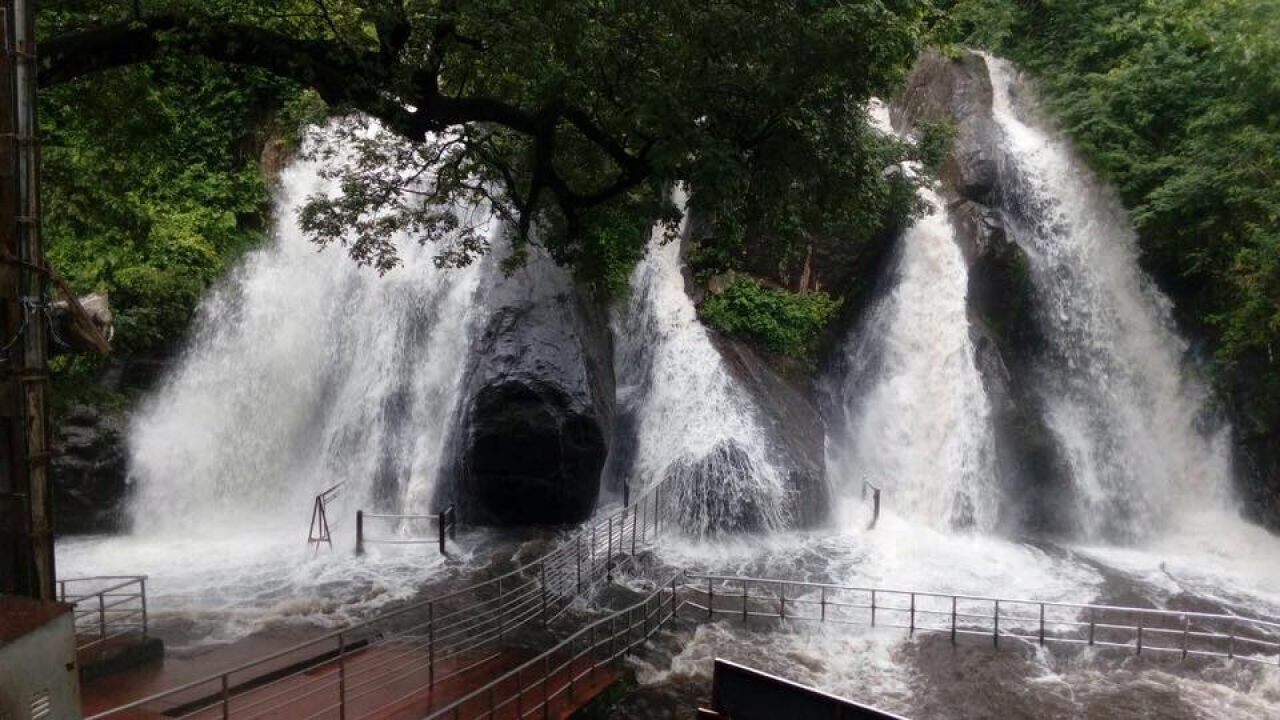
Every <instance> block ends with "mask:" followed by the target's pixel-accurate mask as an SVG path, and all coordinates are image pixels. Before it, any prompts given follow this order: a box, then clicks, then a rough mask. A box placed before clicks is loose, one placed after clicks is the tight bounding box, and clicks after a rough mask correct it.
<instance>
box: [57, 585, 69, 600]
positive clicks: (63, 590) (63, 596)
mask: <svg viewBox="0 0 1280 720" xmlns="http://www.w3.org/2000/svg"><path fill="white" fill-rule="evenodd" d="M66 601H67V581H66V580H59V581H58V602H66Z"/></svg>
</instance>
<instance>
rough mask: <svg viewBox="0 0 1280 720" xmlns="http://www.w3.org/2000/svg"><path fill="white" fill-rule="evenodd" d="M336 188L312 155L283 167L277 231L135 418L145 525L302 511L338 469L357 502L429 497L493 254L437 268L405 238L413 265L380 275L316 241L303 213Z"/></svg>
mask: <svg viewBox="0 0 1280 720" xmlns="http://www.w3.org/2000/svg"><path fill="white" fill-rule="evenodd" d="M310 142H313V143H324V142H327V140H326V133H323V132H319V133H316V134H315V136H314V137H312V138H311V139H310ZM333 192H335V184H334V183H332V182H330V181H328V180H326V179H324V178H322V176H321V175H320V167H319V165H318V164H317V163H316V162H312V161H305V160H300V161H297V162H294V163H293V164H292V165H291V166H289V167H288V168H287V169H286V170H285V171H284V173H283V174H282V176H281V178H280V190H279V198H278V201H277V205H276V207H277V218H276V223H277V229H276V233H275V240H274V242H273V243H272V244H271V245H270V246H269V247H266V248H263V249H261V250H258V251H256V252H254V253H251V254H250V255H249V256H248V257H247V258H245V260H244V261H243V262H242V264H241V266H240V267H239V268H238V269H237V270H236V271H235V272H234V273H233V274H232V275H231V277H230V278H229V279H228V280H227V281H226V282H225V283H223V285H222V286H221V287H219V288H218V289H216V290H215V291H214V292H213V293H211V294H210V296H209V297H208V299H207V300H206V301H205V302H204V304H203V305H202V308H201V311H200V316H199V318H198V322H197V329H196V333H195V337H194V341H193V342H192V343H191V344H190V347H189V348H188V350H187V352H186V354H185V355H184V357H183V358H182V360H181V362H180V363H179V364H178V365H177V368H176V370H175V371H174V372H172V374H171V375H170V377H169V378H168V379H167V381H166V382H165V384H164V385H163V387H162V388H161V389H160V391H159V392H158V393H157V394H156V395H155V396H154V397H153V398H152V399H151V400H150V401H149V403H148V404H147V405H146V407H145V408H144V409H143V411H142V412H141V413H140V414H139V415H138V417H137V418H136V420H135V422H134V423H133V428H132V432H131V436H130V437H131V443H130V455H131V457H130V460H131V474H132V478H133V482H134V483H135V485H136V490H135V497H134V517H135V525H136V529H137V530H139V531H142V532H146V531H154V530H159V531H163V530H175V531H180V532H182V533H193V532H199V531H200V529H202V528H207V529H209V530H210V531H213V532H219V533H225V532H229V531H230V528H233V527H247V526H255V525H259V526H260V525H262V524H263V523H266V524H267V525H268V526H278V525H279V524H280V522H281V518H282V517H288V518H291V519H292V518H296V519H297V521H298V522H300V523H305V522H306V518H307V514H306V513H307V508H308V506H309V499H310V497H311V496H313V495H314V494H315V493H317V492H319V491H320V490H321V489H323V488H325V487H328V486H329V485H333V484H335V483H337V482H339V481H346V482H347V487H346V493H345V494H346V497H347V499H348V502H347V504H348V506H349V507H393V508H405V509H413V510H415V511H419V512H425V511H427V510H428V503H429V502H430V500H431V498H432V494H433V492H434V490H435V484H436V479H437V475H438V473H439V471H440V468H441V467H442V465H443V464H444V463H442V455H443V454H444V453H445V442H446V437H447V435H448V429H449V425H450V423H451V422H452V421H453V416H454V409H455V407H456V406H457V404H458V401H459V394H460V392H461V389H460V388H461V379H462V374H463V371H464V369H465V364H466V361H467V358H468V347H469V344H470V338H471V335H472V332H473V331H472V326H473V324H474V322H475V319H476V316H477V315H479V314H481V313H482V312H483V309H482V308H481V306H480V305H481V304H480V303H479V302H478V294H477V292H476V291H477V287H478V286H479V281H480V278H481V276H482V275H483V274H484V273H485V272H487V268H488V265H489V263H487V262H482V263H478V264H477V265H475V266H473V267H471V268H468V269H465V270H438V269H437V268H436V267H435V266H434V264H433V262H432V258H431V255H432V248H431V247H429V246H427V247H423V246H421V245H419V244H418V243H417V242H414V241H412V240H410V239H409V238H400V239H399V240H400V242H399V243H398V246H399V251H400V255H401V258H402V260H403V266H402V267H399V268H397V269H395V270H393V271H392V272H390V273H388V274H387V275H385V276H383V277H379V276H378V274H377V273H376V272H375V271H373V270H371V269H367V268H359V267H358V266H356V265H355V263H353V262H352V261H351V260H350V259H349V258H348V257H346V256H345V254H344V253H342V252H341V251H340V250H336V249H331V250H329V251H325V252H317V249H316V247H315V245H314V244H312V243H311V242H309V241H308V240H307V238H306V237H304V235H303V233H302V231H301V229H300V228H299V227H298V223H297V210H298V208H299V207H300V206H301V204H302V203H303V202H304V201H305V200H306V199H307V197H308V196H310V195H312V194H315V193H333ZM456 212H458V213H459V214H462V213H470V214H471V217H469V218H468V219H470V220H476V219H477V218H478V219H479V220H478V221H479V222H486V221H487V220H486V218H485V216H484V215H483V213H482V211H480V210H475V209H458V210H456ZM282 513H283V514H282ZM294 532H295V533H296V532H298V530H296V529H295V530H294ZM301 532H303V533H305V526H303V527H302V528H301Z"/></svg>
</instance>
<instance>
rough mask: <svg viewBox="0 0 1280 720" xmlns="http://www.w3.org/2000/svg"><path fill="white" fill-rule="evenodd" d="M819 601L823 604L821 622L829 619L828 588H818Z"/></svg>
mask: <svg viewBox="0 0 1280 720" xmlns="http://www.w3.org/2000/svg"><path fill="white" fill-rule="evenodd" d="M818 603H819V604H820V605H821V606H822V615H821V617H820V618H819V621H820V622H826V621H827V589H826V588H825V587H820V588H818Z"/></svg>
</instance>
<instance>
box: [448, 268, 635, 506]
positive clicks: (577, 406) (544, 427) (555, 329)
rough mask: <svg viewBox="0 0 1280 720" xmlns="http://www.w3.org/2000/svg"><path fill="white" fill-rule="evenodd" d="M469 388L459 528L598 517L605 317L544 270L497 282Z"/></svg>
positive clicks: (553, 271) (605, 400) (608, 362)
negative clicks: (593, 513)
mask: <svg viewBox="0 0 1280 720" xmlns="http://www.w3.org/2000/svg"><path fill="white" fill-rule="evenodd" d="M486 302H488V303H490V304H491V306H492V307H493V308H494V310H493V312H492V313H491V314H490V316H489V320H488V323H487V325H486V326H485V327H484V328H483V330H482V332H481V335H480V338H479V340H478V342H477V347H476V358H477V359H476V364H475V366H474V367H473V368H472V369H471V371H470V372H469V374H468V378H467V380H466V383H467V388H468V389H467V398H468V400H467V401H466V404H465V407H464V409H463V413H462V423H461V428H462V430H461V434H462V437H461V439H460V441H459V442H458V443H457V445H458V446H459V456H460V459H459V462H458V466H459V471H458V472H457V473H456V476H455V480H454V487H453V491H454V495H455V499H456V501H457V503H458V506H459V510H460V512H461V514H462V518H463V520H464V521H465V522H468V523H473V524H481V525H542V524H558V523H571V522H579V521H581V520H584V519H585V518H586V517H587V516H588V515H589V514H590V513H591V511H592V509H594V508H595V504H596V499H597V497H598V496H599V491H600V477H601V470H602V469H603V467H604V463H605V459H606V457H607V456H608V454H609V438H610V437H611V436H612V434H613V415H614V386H613V372H612V368H613V366H612V356H611V339H610V336H609V329H608V324H607V320H606V318H605V316H604V312H603V310H601V309H600V308H598V307H596V306H595V304H594V303H592V302H591V301H590V299H589V298H587V297H585V296H583V295H582V294H581V293H580V292H579V291H578V290H577V289H576V288H575V287H574V285H573V282H572V279H571V278H570V276H569V274H568V273H567V272H565V271H563V270H562V269H560V268H558V267H555V266H554V264H552V263H551V261H550V260H548V259H546V258H542V257H534V258H532V259H531V260H530V261H529V264H528V265H527V266H526V267H525V268H523V269H521V270H518V271H517V272H515V273H514V274H512V275H511V276H510V277H506V278H500V279H497V280H496V281H495V284H494V286H493V287H492V289H491V290H490V292H489V294H488V297H487V298H486Z"/></svg>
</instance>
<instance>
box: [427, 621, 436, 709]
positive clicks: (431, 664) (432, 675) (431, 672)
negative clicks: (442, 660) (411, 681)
mask: <svg viewBox="0 0 1280 720" xmlns="http://www.w3.org/2000/svg"><path fill="white" fill-rule="evenodd" d="M435 686H436V603H435V601H434V600H432V601H429V602H428V603H427V687H432V688H434V687H435Z"/></svg>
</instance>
